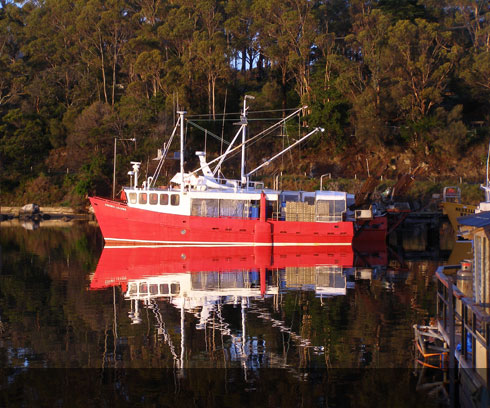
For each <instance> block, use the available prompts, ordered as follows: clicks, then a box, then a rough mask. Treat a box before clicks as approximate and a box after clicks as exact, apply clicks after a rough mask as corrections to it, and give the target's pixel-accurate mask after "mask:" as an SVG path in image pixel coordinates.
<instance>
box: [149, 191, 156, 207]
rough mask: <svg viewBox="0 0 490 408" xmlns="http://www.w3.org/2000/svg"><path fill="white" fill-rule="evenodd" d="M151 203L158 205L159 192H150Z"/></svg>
mask: <svg viewBox="0 0 490 408" xmlns="http://www.w3.org/2000/svg"><path fill="white" fill-rule="evenodd" d="M150 204H151V205H157V204H158V194H157V193H150Z"/></svg>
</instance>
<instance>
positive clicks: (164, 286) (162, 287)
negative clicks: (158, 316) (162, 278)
mask: <svg viewBox="0 0 490 408" xmlns="http://www.w3.org/2000/svg"><path fill="white" fill-rule="evenodd" d="M168 293H169V292H168V284H167V283H160V294H162V295H168Z"/></svg>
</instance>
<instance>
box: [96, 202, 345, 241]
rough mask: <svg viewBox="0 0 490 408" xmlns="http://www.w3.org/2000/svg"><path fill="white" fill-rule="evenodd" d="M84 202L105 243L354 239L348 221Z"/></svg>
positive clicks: (120, 203)
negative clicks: (168, 211) (236, 215)
mask: <svg viewBox="0 0 490 408" xmlns="http://www.w3.org/2000/svg"><path fill="white" fill-rule="evenodd" d="M90 202H91V204H92V207H93V209H94V212H95V216H96V218H97V221H98V223H99V226H100V228H101V231H102V235H103V236H104V239H105V241H106V245H107V244H109V243H110V244H113V245H116V244H117V245H162V244H164V245H196V246H223V245H230V246H232V245H238V246H271V245H274V246H312V245H322V246H350V245H351V244H352V239H353V237H354V224H353V223H352V222H348V221H347V222H334V223H321V222H300V221H280V220H271V219H267V220H265V221H263V220H262V221H261V220H259V219H256V218H231V217H230V218H228V217H219V218H215V217H198V216H183V215H174V214H166V213H159V212H153V211H147V210H141V209H137V208H132V207H129V206H128V205H127V204H125V203H122V202H118V201H114V200H107V199H104V198H99V197H92V198H90Z"/></svg>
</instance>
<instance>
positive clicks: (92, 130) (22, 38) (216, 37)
mask: <svg viewBox="0 0 490 408" xmlns="http://www.w3.org/2000/svg"><path fill="white" fill-rule="evenodd" d="M465 4H466V3H465ZM468 4H469V3H468ZM471 4H472V5H474V7H466V6H464V7H463V6H461V7H459V6H458V7H454V6H453V4H452V3H447V7H441V6H440V4H439V3H437V2H435V1H433V0H424V1H416V0H403V1H394V0H382V1H378V2H367V3H366V2H358V1H355V2H345V1H340V0H334V1H328V2H321V1H318V0H313V1H308V0H298V1H294V2H293V1H289V0H287V1H279V0H273V1H265V0H247V1H238V0H225V1H216V0H199V1H197V2H194V3H192V2H188V1H183V0H179V1H172V2H152V1H137V2H130V1H128V0H111V1H102V0H91V1H89V2H87V1H82V0H76V1H70V0H45V1H42V2H24V3H20V2H6V4H5V7H3V8H1V9H0V44H1V47H0V170H1V173H0V183H1V186H2V188H3V189H8V190H9V191H8V194H12V195H17V196H18V197H20V196H22V194H24V193H23V190H22V188H23V186H25V182H26V181H27V180H35V179H37V177H38V176H39V172H40V171H43V170H44V171H45V174H47V176H46V177H48V178H51V176H50V174H51V173H49V174H48V172H47V170H48V168H49V169H50V170H53V172H54V173H56V172H58V173H59V172H60V171H62V170H66V168H69V169H70V170H71V171H75V172H77V171H80V172H81V174H80V175H78V176H79V177H80V178H79V180H78V179H77V180H78V181H77V183H79V188H78V189H77V191H78V192H79V193H83V194H85V193H86V192H89V191H91V190H93V189H94V188H95V189H97V188H102V189H104V187H103V186H104V185H107V184H110V183H108V182H107V178H105V179H104V180H103V181H101V183H100V185H99V186H95V185H94V180H93V177H96V174H98V173H99V172H100V173H102V172H103V171H104V170H106V171H107V170H110V169H107V168H105V169H104V167H106V166H108V164H107V163H106V164H104V165H101V166H99V167H100V169H99V170H96V168H97V166H96V165H95V164H94V163H93V161H94V157H98V156H101V157H106V160H107V161H109V159H108V157H110V152H111V145H112V141H113V140H114V138H115V137H118V138H133V137H134V138H136V139H137V140H138V142H137V151H136V152H134V154H135V157H138V158H140V159H141V160H145V159H147V158H148V157H149V156H150V149H153V148H154V147H155V146H158V147H160V146H161V144H162V142H163V141H162V136H163V138H164V139H165V137H166V135H168V133H169V132H170V129H171V128H172V126H173V123H174V112H175V111H176V110H179V109H185V110H187V111H188V112H189V113H190V114H197V113H198V114H201V113H204V112H206V113H208V114H210V116H211V117H213V118H216V119H217V120H219V119H220V118H219V117H218V116H217V115H218V114H219V113H220V112H223V111H224V110H225V109H226V111H227V112H237V111H238V110H239V109H240V103H241V102H240V101H241V99H242V97H243V95H244V94H247V93H248V94H253V95H255V96H256V100H255V101H254V103H253V104H251V110H254V109H262V110H276V109H282V110H283V111H282V112H280V113H278V116H285V115H286V114H287V112H288V111H287V109H290V108H295V107H297V106H299V105H300V104H305V105H308V106H309V113H310V114H309V116H308V118H305V119H304V123H302V125H304V126H302V131H303V133H304V132H306V131H307V126H308V128H311V127H313V126H320V127H324V128H325V129H326V133H325V134H323V136H321V135H317V136H316V140H312V141H310V143H309V146H310V147H312V148H315V149H320V150H322V149H323V150H324V149H326V148H327V147H332V146H331V145H334V146H335V148H336V152H337V153H336V154H338V152H339V151H340V150H346V149H349V148H352V149H356V148H359V149H360V148H362V149H371V150H372V149H377V148H378V147H380V149H381V150H383V149H391V150H396V149H399V148H411V149H413V150H414V151H416V152H417V154H421V153H422V152H423V153H424V154H429V155H435V156H438V157H440V158H443V157H444V156H445V155H451V156H456V155H458V154H459V152H461V151H464V150H465V149H470V148H475V149H476V148H477V147H478V145H479V144H481V143H486V140H485V139H486V138H488V135H489V131H488V129H489V128H488V121H489V118H490V107H489V104H488V103H487V101H488V99H489V97H490V82H489V81H490V76H489V70H488V66H489V58H490V57H489V52H488V41H487V40H488V31H489V21H490V18H488V16H489V12H490V11H489V10H488V7H486V3H485V2H482V1H476V2H473V3H471ZM307 122H308V123H307ZM220 124H221V123H219V124H217V125H216V126H214V127H213V126H211V127H212V128H213V129H214V132H215V133H216V132H217V134H219V133H220V132H221V129H222V128H223V129H224V132H225V134H224V135H225V138H227V139H228V140H229V137H228V135H229V134H231V133H233V127H232V126H231V124H229V123H225V125H224V126H220ZM254 130H255V129H254ZM352 136H354V137H353V138H351V137H352ZM165 140H166V139H165ZM198 140H199V139H197V136H195V135H194V134H191V136H190V139H189V140H188V141H189V143H191V142H195V141H198ZM348 140H353V141H355V142H356V143H355V145H354V144H349V143H348ZM273 145H275V143H272V144H270V146H273ZM355 146H357V147H355ZM211 149H213V148H212V147H211ZM124 152H125V154H126V153H127V152H128V150H127V149H126V150H125V151H124ZM261 153H262V152H258V153H255V152H250V155H251V157H250V159H251V161H256V162H258V161H259V160H260V159H261V157H259V156H260V155H261ZM153 154H154V152H152V153H151V155H153ZM150 167H151V165H150ZM31 169H32V170H31ZM90 169H91V170H90ZM31 171H32V172H31ZM78 176H77V177H78ZM53 181H54V183H53V184H55V185H56V180H53ZM65 188H68V187H63V189H64V193H65V194H68V193H69V191H67V190H65ZM14 189H18V191H14ZM75 195H77V196H78V193H76V194H75Z"/></svg>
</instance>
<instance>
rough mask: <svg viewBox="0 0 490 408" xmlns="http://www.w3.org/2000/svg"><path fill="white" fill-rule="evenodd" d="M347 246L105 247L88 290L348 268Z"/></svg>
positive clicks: (349, 259) (348, 255) (350, 256)
mask: <svg viewBox="0 0 490 408" xmlns="http://www.w3.org/2000/svg"><path fill="white" fill-rule="evenodd" d="M353 258H354V255H353V250H352V248H351V247H350V246H344V247H335V248H319V247H317V246H315V247H302V248H296V247H294V248H292V247H277V248H272V247H238V246H236V247H216V248H213V250H212V251H210V249H209V248H202V247H195V246H190V247H186V246H183V247H174V246H170V247H155V246H154V247H136V246H133V247H106V248H104V250H103V251H102V255H101V257H100V259H99V263H98V265H97V269H96V271H95V274H94V276H93V278H92V281H91V283H90V289H103V288H106V287H110V286H114V285H122V286H123V287H124V288H125V286H126V283H127V282H128V281H130V280H137V279H143V278H145V277H149V276H159V275H163V274H170V273H192V272H207V271H216V272H227V271H237V270H250V269H259V268H260V269H264V268H267V269H271V268H285V267H308V266H316V265H336V266H342V267H351V266H352V264H353Z"/></svg>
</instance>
